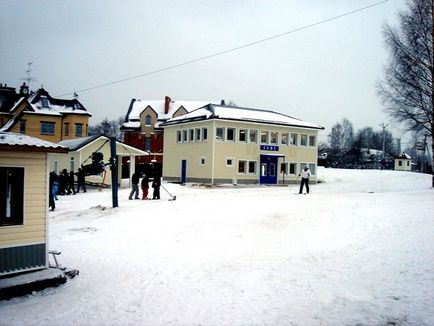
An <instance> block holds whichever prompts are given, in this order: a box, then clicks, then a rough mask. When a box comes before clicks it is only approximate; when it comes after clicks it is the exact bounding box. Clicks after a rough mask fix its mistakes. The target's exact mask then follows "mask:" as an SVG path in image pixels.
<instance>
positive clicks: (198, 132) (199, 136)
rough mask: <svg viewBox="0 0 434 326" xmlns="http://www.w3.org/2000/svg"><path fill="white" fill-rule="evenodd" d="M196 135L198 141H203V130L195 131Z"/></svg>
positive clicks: (197, 129)
mask: <svg viewBox="0 0 434 326" xmlns="http://www.w3.org/2000/svg"><path fill="white" fill-rule="evenodd" d="M194 133H195V138H196V141H201V140H202V139H201V129H200V128H196V129H195V130H194Z"/></svg>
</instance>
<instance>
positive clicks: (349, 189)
mask: <svg viewBox="0 0 434 326" xmlns="http://www.w3.org/2000/svg"><path fill="white" fill-rule="evenodd" d="M320 173H321V177H320V179H321V180H322V181H324V182H323V183H320V184H318V185H315V186H312V194H310V195H309V196H303V195H301V196H299V195H294V192H296V191H297V187H296V186H295V185H294V186H290V187H267V186H264V187H221V188H211V189H210V188H204V187H195V186H192V185H189V186H184V187H183V186H179V185H174V184H166V185H165V186H166V187H167V188H168V189H169V191H170V192H171V193H172V194H176V195H177V200H176V201H173V202H169V201H167V200H162V201H146V202H145V201H139V200H135V201H128V200H125V199H126V198H127V197H128V193H129V189H123V190H121V191H120V193H119V198H120V201H119V206H120V207H119V208H118V209H112V208H111V193H110V191H109V190H104V191H103V192H98V191H92V192H88V193H87V194H78V195H77V196H67V197H60V199H59V201H58V202H57V207H58V209H57V210H56V211H55V212H53V213H50V214H51V215H50V248H51V249H56V250H60V251H62V255H61V256H60V260H61V263H62V264H64V265H66V266H68V267H71V268H76V269H79V270H80V275H79V276H78V277H77V278H75V279H73V280H70V281H69V282H68V283H67V284H65V285H64V286H61V287H59V288H55V289H47V290H45V291H43V292H41V293H35V294H33V295H31V296H27V297H22V298H16V299H12V300H9V301H2V302H1V301H0V316H1V318H0V325H387V324H388V323H389V324H393V323H395V324H396V325H433V324H434V291H433V289H434V214H433V211H434V193H433V190H432V189H431V188H430V182H431V180H430V176H429V175H421V174H415V173H400V172H393V171H355V170H333V169H321V170H320ZM164 196H166V199H167V198H168V196H167V194H165V193H164V190H163V189H162V197H164Z"/></svg>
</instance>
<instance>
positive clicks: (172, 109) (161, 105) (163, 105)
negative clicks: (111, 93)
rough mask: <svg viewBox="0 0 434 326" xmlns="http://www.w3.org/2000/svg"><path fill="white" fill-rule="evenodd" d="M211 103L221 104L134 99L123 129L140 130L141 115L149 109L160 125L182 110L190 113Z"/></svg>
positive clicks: (167, 98)
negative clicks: (153, 112) (154, 114)
mask: <svg viewBox="0 0 434 326" xmlns="http://www.w3.org/2000/svg"><path fill="white" fill-rule="evenodd" d="M209 103H220V101H173V100H172V99H171V98H170V97H168V96H166V97H165V99H164V100H141V99H132V100H131V103H130V106H129V109H128V112H127V114H126V116H125V122H124V124H123V125H122V128H123V129H136V128H140V115H141V114H142V112H143V111H144V110H145V109H146V108H148V107H149V108H151V109H152V110H153V111H155V113H156V114H157V116H158V124H159V123H161V122H164V121H166V120H168V119H170V118H172V117H173V114H174V113H176V112H177V111H178V110H179V109H181V108H184V109H185V111H187V112H190V111H193V110H196V109H198V108H200V107H203V106H205V105H207V104H209Z"/></svg>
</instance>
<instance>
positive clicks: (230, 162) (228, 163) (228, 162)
mask: <svg viewBox="0 0 434 326" xmlns="http://www.w3.org/2000/svg"><path fill="white" fill-rule="evenodd" d="M233 166H234V158H233V157H228V158H226V167H228V168H231V167H233Z"/></svg>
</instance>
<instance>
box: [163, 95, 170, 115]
mask: <svg viewBox="0 0 434 326" xmlns="http://www.w3.org/2000/svg"><path fill="white" fill-rule="evenodd" d="M170 102H172V99H171V98H170V97H169V96H166V97H165V98H164V114H168V113H169V109H170Z"/></svg>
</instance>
